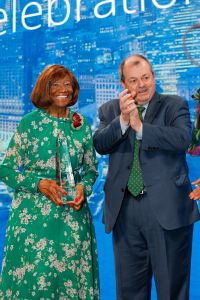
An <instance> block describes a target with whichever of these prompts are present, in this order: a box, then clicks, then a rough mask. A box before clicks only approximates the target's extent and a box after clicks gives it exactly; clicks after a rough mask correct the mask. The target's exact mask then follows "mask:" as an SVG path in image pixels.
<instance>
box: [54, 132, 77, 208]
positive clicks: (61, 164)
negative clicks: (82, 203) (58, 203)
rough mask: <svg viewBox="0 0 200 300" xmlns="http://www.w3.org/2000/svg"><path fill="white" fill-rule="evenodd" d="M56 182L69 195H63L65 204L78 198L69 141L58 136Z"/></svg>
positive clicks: (62, 198)
mask: <svg viewBox="0 0 200 300" xmlns="http://www.w3.org/2000/svg"><path fill="white" fill-rule="evenodd" d="M56 180H57V182H58V185H60V186H61V187H62V188H64V189H65V190H66V192H67V193H68V195H62V197H61V200H62V202H63V203H64V204H66V203H67V202H70V201H74V198H75V196H76V185H75V180H74V175H73V170H72V165H71V160H70V155H69V148H68V144H67V139H66V138H64V137H62V136H61V134H59V135H58V137H57V140H56Z"/></svg>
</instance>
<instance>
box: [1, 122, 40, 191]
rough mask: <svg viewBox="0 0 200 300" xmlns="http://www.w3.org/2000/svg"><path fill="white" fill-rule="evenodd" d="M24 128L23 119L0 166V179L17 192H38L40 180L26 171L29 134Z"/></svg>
mask: <svg viewBox="0 0 200 300" xmlns="http://www.w3.org/2000/svg"><path fill="white" fill-rule="evenodd" d="M23 127H24V122H23V119H22V121H21V122H20V124H19V126H18V128H17V131H16V132H15V134H14V136H13V137H12V139H11V141H10V144H9V146H8V149H7V152H6V155H5V158H4V160H3V163H2V164H1V166H0V179H1V180H2V181H3V182H4V183H6V184H7V185H8V186H10V187H11V188H13V189H15V190H19V189H23V190H27V191H29V192H36V191H37V187H38V182H39V180H40V178H39V177H36V176H35V175H33V174H32V173H31V172H29V171H28V170H26V171H25V170H24V162H25V160H26V159H27V156H26V151H27V150H26V145H27V143H28V132H27V131H24V129H23Z"/></svg>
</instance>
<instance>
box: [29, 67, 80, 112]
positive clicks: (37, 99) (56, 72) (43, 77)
mask: <svg viewBox="0 0 200 300" xmlns="http://www.w3.org/2000/svg"><path fill="white" fill-rule="evenodd" d="M66 75H67V76H69V78H70V81H71V84H72V88H73V94H72V99H71V101H70V103H69V104H68V106H72V105H74V104H75V103H76V102H77V100H78V94H79V91H80V87H79V84H78V81H77V79H76V77H75V76H74V75H73V73H72V72H71V71H70V70H68V69H67V68H66V67H64V66H62V65H50V66H47V67H46V68H45V69H44V70H43V71H42V73H41V74H40V75H39V77H38V79H37V81H36V84H35V86H34V88H33V90H32V93H31V101H32V103H33V104H34V105H35V106H36V107H37V108H48V107H49V106H51V104H52V102H51V99H50V94H49V91H50V86H51V83H52V82H55V81H56V80H58V79H61V78H64V77H65V76H66Z"/></svg>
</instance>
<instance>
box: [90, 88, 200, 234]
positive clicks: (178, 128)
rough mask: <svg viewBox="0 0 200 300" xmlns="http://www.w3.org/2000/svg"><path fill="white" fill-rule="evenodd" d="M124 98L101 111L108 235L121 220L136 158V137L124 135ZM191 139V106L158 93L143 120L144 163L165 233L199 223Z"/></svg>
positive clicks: (98, 137) (98, 141)
mask: <svg viewBox="0 0 200 300" xmlns="http://www.w3.org/2000/svg"><path fill="white" fill-rule="evenodd" d="M119 115H120V107H119V100H118V99H115V100H111V101H109V102H107V103H105V104H103V105H102V106H101V107H100V109H99V118H100V127H99V129H98V130H97V131H96V132H95V134H94V145H95V148H96V150H97V152H98V153H100V154H109V168H108V174H107V178H106V182H105V186H104V190H105V203H104V216H103V221H104V223H105V229H106V232H110V231H111V230H112V229H113V227H114V225H115V222H116V219H117V216H118V214H119V211H120V207H121V204H122V201H123V198H124V193H125V190H126V186H127V182H128V178H129V173H130V170H131V165H132V160H133V147H134V139H135V133H134V131H133V130H132V129H131V128H129V129H128V130H127V131H126V133H125V134H124V135H122V132H121V127H120V121H119ZM190 139H191V124H190V116H189V111H188V107H187V104H186V103H185V102H184V101H183V100H182V99H181V98H180V97H178V96H172V95H161V94H158V93H155V94H154V96H153V98H152V99H151V101H150V102H149V106H148V108H147V111H146V114H145V118H144V122H143V137H142V142H141V147H140V162H141V168H142V173H143V178H144V183H145V188H146V190H147V195H148V199H149V201H150V202H151V206H152V209H153V210H154V212H155V215H156V217H157V220H158V221H159V223H160V225H161V226H162V227H163V228H165V229H176V228H180V227H183V226H187V225H189V224H192V223H193V222H194V221H196V220H198V219H199V217H200V216H199V212H198V208H197V204H196V202H195V201H192V200H190V199H189V197H188V195H189V193H190V191H191V184H190V181H189V178H188V167H187V163H186V158H185V152H186V151H187V148H188V145H189V143H190Z"/></svg>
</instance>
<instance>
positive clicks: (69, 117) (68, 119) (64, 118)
mask: <svg viewBox="0 0 200 300" xmlns="http://www.w3.org/2000/svg"><path fill="white" fill-rule="evenodd" d="M68 110H69V111H68V115H67V117H56V116H52V115H50V114H49V113H48V112H47V111H46V109H43V108H41V109H40V111H41V112H42V113H43V114H44V115H45V116H46V117H48V118H49V119H51V120H54V121H58V122H59V121H62V122H63V121H65V122H69V121H71V119H72V114H73V113H72V111H71V110H70V109H69V108H68Z"/></svg>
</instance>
